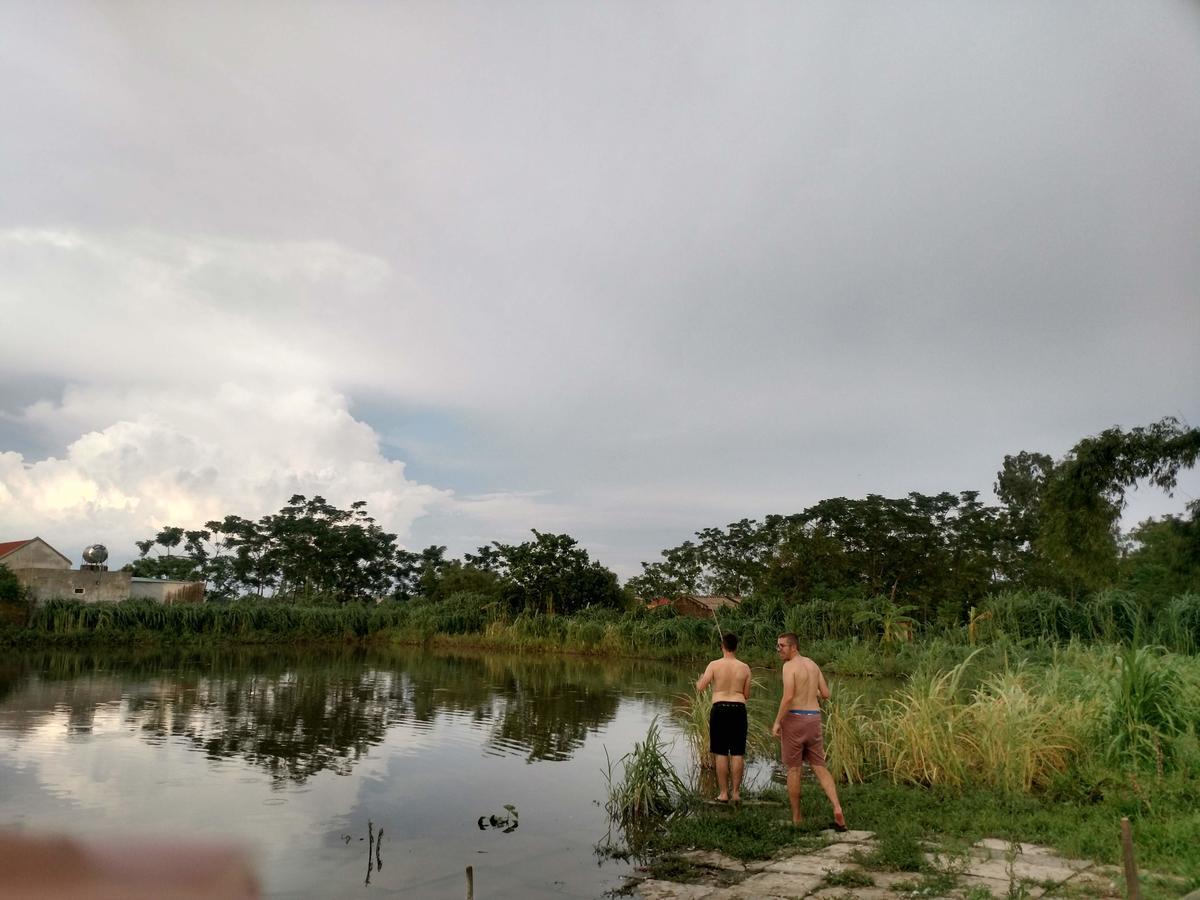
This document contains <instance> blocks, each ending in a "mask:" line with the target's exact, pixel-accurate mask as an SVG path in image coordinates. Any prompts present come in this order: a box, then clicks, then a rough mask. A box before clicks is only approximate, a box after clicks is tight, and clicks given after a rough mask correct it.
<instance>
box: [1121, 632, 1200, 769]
mask: <svg viewBox="0 0 1200 900" xmlns="http://www.w3.org/2000/svg"><path fill="white" fill-rule="evenodd" d="M1195 700H1196V697H1195V691H1194V690H1191V689H1190V688H1189V686H1188V685H1186V684H1185V683H1184V680H1183V679H1182V678H1181V677H1180V673H1179V671H1178V670H1177V669H1175V668H1172V667H1171V666H1169V665H1167V664H1166V663H1165V661H1164V659H1163V657H1162V655H1161V654H1160V653H1159V652H1157V651H1155V650H1154V649H1153V648H1150V647H1136V648H1133V647H1126V648H1123V649H1122V650H1121V651H1120V652H1119V653H1118V654H1117V656H1116V659H1115V668H1114V671H1113V672H1112V674H1111V675H1110V676H1109V678H1108V690H1107V696H1106V697H1105V701H1106V702H1105V705H1104V713H1103V718H1102V734H1103V735H1104V736H1105V737H1107V739H1108V740H1107V751H1108V754H1109V756H1110V757H1111V758H1112V759H1113V761H1114V762H1116V763H1118V764H1122V765H1132V766H1134V767H1146V766H1150V765H1152V766H1154V767H1155V768H1156V769H1157V770H1159V771H1160V772H1161V770H1162V768H1163V766H1164V765H1165V764H1166V763H1167V762H1169V757H1170V756H1171V755H1172V748H1173V743H1172V739H1173V738H1175V737H1177V736H1179V735H1181V734H1183V733H1184V732H1185V731H1187V730H1188V728H1189V726H1194V725H1195V723H1196V720H1197V717H1198V716H1200V712H1198V711H1197V708H1196V705H1195Z"/></svg>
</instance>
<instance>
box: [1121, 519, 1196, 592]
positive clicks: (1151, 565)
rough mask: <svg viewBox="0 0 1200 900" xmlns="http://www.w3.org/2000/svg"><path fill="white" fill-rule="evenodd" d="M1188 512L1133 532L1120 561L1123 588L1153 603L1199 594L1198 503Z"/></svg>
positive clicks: (1152, 523)
mask: <svg viewBox="0 0 1200 900" xmlns="http://www.w3.org/2000/svg"><path fill="white" fill-rule="evenodd" d="M1187 510H1188V515H1187V516H1164V517H1163V518H1161V519H1157V520H1156V519H1147V520H1146V521H1144V522H1142V523H1140V524H1139V525H1138V526H1137V527H1136V528H1134V529H1133V531H1132V532H1131V533H1130V535H1129V540H1128V541H1127V542H1126V545H1125V547H1124V552H1123V554H1122V558H1121V566H1120V568H1121V581H1122V584H1123V585H1124V586H1126V587H1128V588H1130V589H1132V590H1135V591H1138V592H1139V593H1141V594H1144V595H1146V596H1148V597H1153V598H1155V599H1162V598H1166V597H1173V596H1177V595H1179V594H1188V593H1191V594H1200V500H1194V501H1192V502H1191V503H1189V504H1188V507H1187Z"/></svg>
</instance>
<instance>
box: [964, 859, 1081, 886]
mask: <svg viewBox="0 0 1200 900" xmlns="http://www.w3.org/2000/svg"><path fill="white" fill-rule="evenodd" d="M967 873H968V874H971V875H978V876H979V877H981V878H995V879H1001V880H1003V881H1004V882H1006V883H1007V882H1008V881H1009V880H1010V879H1012V878H1017V879H1018V880H1023V879H1028V880H1029V881H1038V882H1041V881H1054V882H1059V881H1066V880H1067V879H1068V878H1070V877H1071V876H1073V875H1074V874H1075V870H1074V869H1068V868H1067V867H1066V866H1055V865H1051V864H1049V863H1047V862H1045V861H1042V862H1040V863H1039V864H1036V865H1035V864H1032V863H1030V862H1028V861H1027V860H1026V859H1025V858H1024V857H1023V856H1018V857H1017V858H1016V859H1015V860H1013V861H1012V862H1011V863H1010V862H1009V861H1008V860H1005V859H985V860H979V861H977V862H972V863H971V864H970V866H968V868H967Z"/></svg>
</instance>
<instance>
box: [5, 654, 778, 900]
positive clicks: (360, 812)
mask: <svg viewBox="0 0 1200 900" xmlns="http://www.w3.org/2000/svg"><path fill="white" fill-rule="evenodd" d="M692 668H693V667H688V666H665V665H656V664H644V663H635V662H624V661H622V662H612V661H597V660H591V659H581V658H545V657H541V658H518V657H497V656H446V655H434V654H430V653H424V652H421V651H418V650H415V649H414V650H406V649H401V650H388V651H374V650H368V651H363V650H337V651H314V650H306V651H303V652H292V651H288V652H280V651H265V652H264V651H255V652H245V653H243V652H236V653H235V652H230V651H221V652H212V651H209V652H203V653H199V654H197V653H190V654H188V653H185V654H177V655H152V656H144V655H122V654H120V653H115V652H109V653H88V654H69V653H43V654H31V655H19V654H14V655H9V656H8V658H5V659H0V827H2V828H18V829H22V830H27V831H31V832H45V831H55V832H68V833H71V834H77V835H98V834H103V835H104V836H106V837H111V836H114V835H129V836H130V839H131V840H136V836H137V835H151V836H155V837H159V838H162V837H171V838H211V839H218V840H229V839H232V840H235V841H237V842H238V843H240V844H242V845H243V846H244V847H246V848H247V849H248V850H249V851H250V853H251V854H252V856H253V859H254V860H255V862H256V865H257V868H258V873H259V877H260V879H261V881H262V883H263V886H264V892H265V894H266V895H267V896H270V897H372V896H375V897H378V896H381V895H382V896H392V895H399V894H404V895H406V896H410V897H422V898H426V897H427V898H442V897H446V898H461V897H462V896H464V893H465V879H464V874H463V870H464V868H465V867H466V866H468V865H471V866H473V867H474V870H475V894H476V896H477V897H599V896H601V895H602V894H604V892H605V891H607V890H610V889H612V888H614V887H618V886H619V885H620V884H621V882H622V879H623V876H624V875H625V874H626V873H627V872H628V871H629V865H628V864H626V863H621V862H613V861H598V860H597V857H596V855H595V853H594V850H593V848H594V847H595V845H596V844H597V842H598V841H601V840H602V839H603V838H604V837H605V835H606V834H607V832H608V824H607V817H606V815H605V813H604V809H603V801H604V799H605V781H604V770H605V767H606V752H607V755H608V757H611V758H612V759H613V760H614V761H615V760H616V759H617V758H619V757H620V756H621V755H622V754H624V753H626V752H627V751H628V750H630V749H631V748H632V746H633V744H634V742H635V741H637V740H639V739H641V738H642V737H644V736H645V734H646V729H647V727H648V726H649V724H650V723H651V721H652V720H653V719H655V718H656V717H658V718H659V720H660V723H661V724H662V725H663V730H664V733H665V734H666V735H667V736H668V738H670V737H672V736H674V735H677V734H678V731H677V729H676V726H675V725H674V723H673V721H672V714H671V712H672V707H673V705H674V699H675V697H676V696H677V695H679V694H681V693H683V692H685V691H689V690H690V689H691V682H692V681H693V680H694V679H695V678H696V676H697V674H698V671H692ZM763 674H764V675H765V673H763ZM673 753H674V756H675V757H676V759H677V761H678V762H679V763H681V764H684V763H685V761H686V757H687V753H686V750H685V747H684V742H683V741H682V740H679V741H676V742H675V749H674V751H673ZM505 804H512V805H514V806H515V807H516V808H517V812H518V814H519V827H517V828H516V829H515V830H510V831H508V832H507V833H505V831H504V830H503V829H502V828H487V829H485V830H480V828H479V827H478V824H477V823H478V819H479V817H480V816H481V815H488V814H497V815H504V814H506V813H505V810H504V805H505ZM368 823H370V826H371V827H373V829H374V831H375V832H378V831H379V830H380V829H382V831H383V839H382V842H381V843H380V845H379V852H378V854H377V860H376V862H377V863H379V864H381V865H378V866H371V867H370V870H368V862H369V860H368V852H367V841H366V838H367V836H368V827H369V825H368Z"/></svg>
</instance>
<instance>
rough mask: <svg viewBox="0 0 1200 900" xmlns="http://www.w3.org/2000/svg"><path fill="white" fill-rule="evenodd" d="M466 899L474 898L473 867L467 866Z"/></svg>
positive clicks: (473, 899) (471, 899) (472, 899)
mask: <svg viewBox="0 0 1200 900" xmlns="http://www.w3.org/2000/svg"><path fill="white" fill-rule="evenodd" d="M467 900H475V867H474V866H467Z"/></svg>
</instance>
